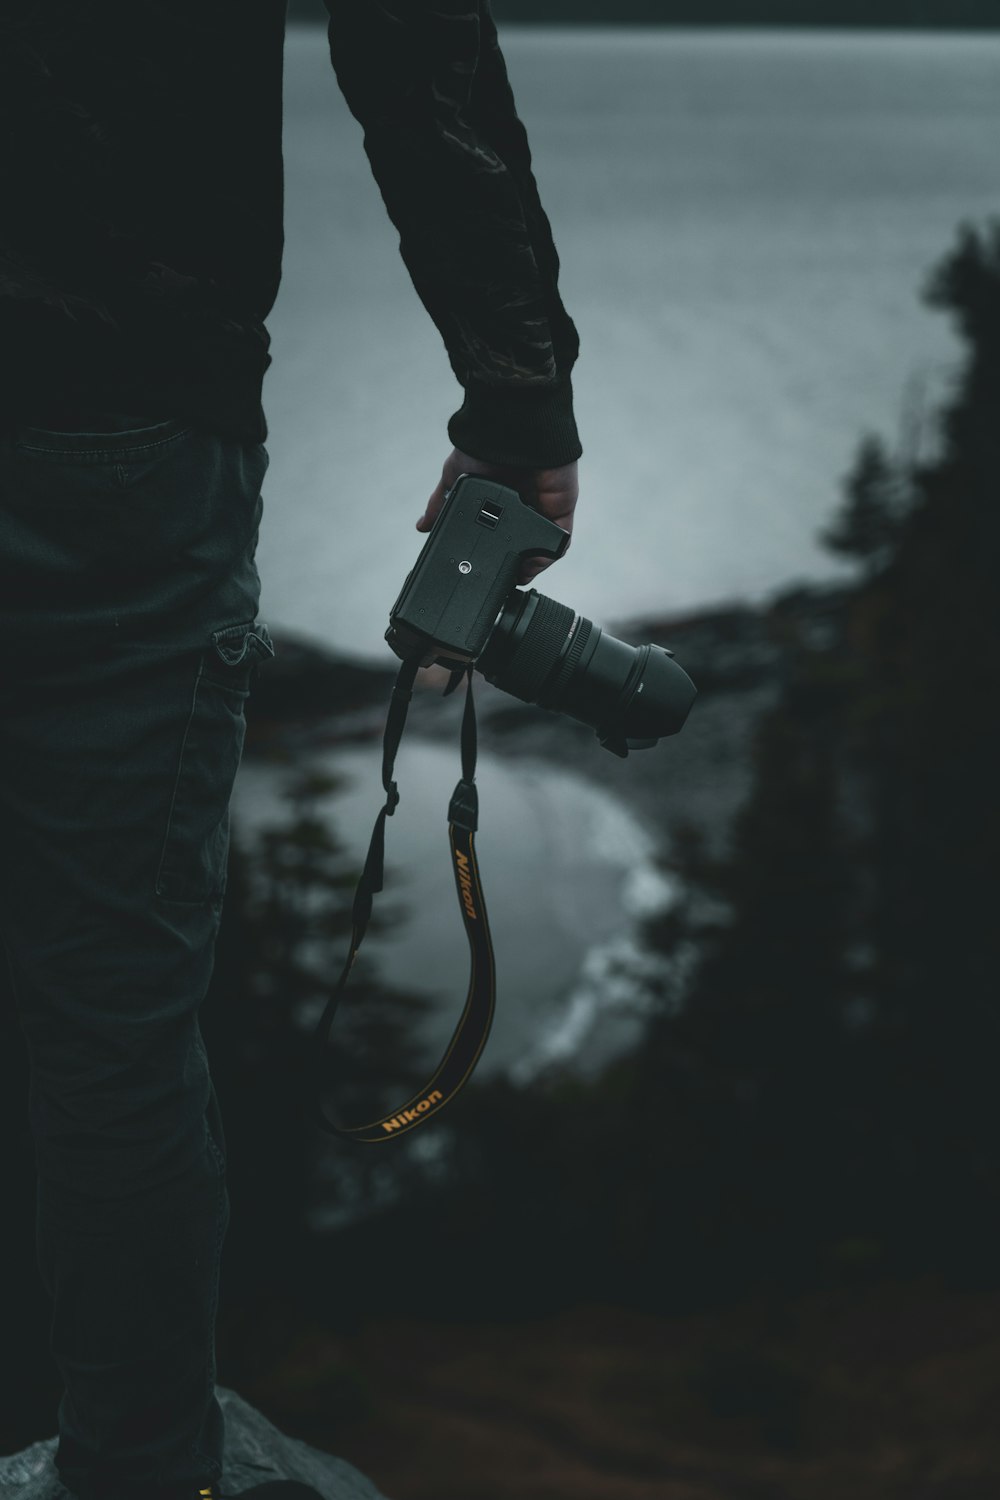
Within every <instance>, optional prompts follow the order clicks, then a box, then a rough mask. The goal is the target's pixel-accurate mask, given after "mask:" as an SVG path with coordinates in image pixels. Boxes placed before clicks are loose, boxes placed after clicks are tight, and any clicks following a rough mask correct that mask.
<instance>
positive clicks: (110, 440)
mask: <svg viewBox="0 0 1000 1500" xmlns="http://www.w3.org/2000/svg"><path fill="white" fill-rule="evenodd" d="M63 420H64V421H65V422H66V424H67V425H66V426H65V427H60V426H57V425H55V420H54V419H53V425H51V426H46V427H40V426H33V425H27V426H23V427H21V428H20V429H19V430H18V432H17V434H16V436H15V440H14V448H15V450H16V451H17V452H18V453H22V454H24V455H26V456H30V455H34V456H36V457H37V458H39V459H41V458H47V459H49V460H51V461H54V462H63V463H84V464H102V463H103V464H107V463H115V462H121V463H129V462H135V461H138V460H141V459H143V458H145V457H149V456H154V455H156V454H157V453H158V451H159V450H161V449H163V448H164V446H165V445H167V444H171V443H175V442H177V441H178V439H180V438H182V437H186V436H187V435H188V434H189V433H191V432H192V431H193V428H192V425H191V423H190V422H187V421H184V420H183V419H182V418H180V417H168V418H166V419H165V420H164V421H161V422H155V421H154V422H150V421H149V419H148V418H143V417H134V418H133V417H129V416H127V415H123V416H120V417H119V416H116V415H115V413H113V412H109V413H107V414H106V415H103V416H102V414H101V413H100V412H96V413H93V414H87V413H81V414H80V415H79V416H77V417H75V418H73V417H71V415H70V414H67V415H66V417H65V418H64V419H63Z"/></svg>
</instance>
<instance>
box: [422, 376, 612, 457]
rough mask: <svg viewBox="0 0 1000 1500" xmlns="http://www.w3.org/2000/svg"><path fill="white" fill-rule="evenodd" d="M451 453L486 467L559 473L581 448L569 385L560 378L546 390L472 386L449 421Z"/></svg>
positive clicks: (479, 383)
mask: <svg viewBox="0 0 1000 1500" xmlns="http://www.w3.org/2000/svg"><path fill="white" fill-rule="evenodd" d="M448 436H449V437H450V438H451V441H452V442H453V443H454V445H455V447H456V448H458V449H460V450H461V452H463V453H468V455H469V457H470V458H479V459H482V461H483V462H484V463H490V464H509V465H511V466H512V467H514V468H524V469H559V468H562V466H563V465H564V464H569V463H572V462H573V461H574V459H577V458H579V457H580V456H581V454H582V453H583V448H582V447H581V445H580V438H579V435H578V433H577V430H576V418H575V416H574V413H573V383H572V379H571V377H570V376H569V375H563V376H560V377H559V378H558V379H557V380H556V381H555V382H554V383H553V384H551V385H546V386H537V385H536V386H521V387H518V388H512V387H510V386H496V385H484V384H483V382H482V381H479V380H471V381H470V382H469V384H468V386H466V389H465V400H464V402H463V403H462V405H461V407H460V408H459V410H458V411H457V412H455V413H454V414H453V415H452V416H451V417H450V418H449V421H448Z"/></svg>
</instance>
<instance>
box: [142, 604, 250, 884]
mask: <svg viewBox="0 0 1000 1500" xmlns="http://www.w3.org/2000/svg"><path fill="white" fill-rule="evenodd" d="M273 655H274V645H273V642H272V640H271V633H270V631H269V630H268V628H267V626H266V625H264V624H263V623H260V622H257V621H254V620H250V621H246V622H244V623H242V624H239V625H229V626H225V627H223V628H222V629H221V630H216V631H214V632H213V634H212V638H211V643H210V645H209V646H208V647H207V648H206V650H205V651H204V652H203V653H202V656H201V660H200V662H199V664H198V671H197V674H196V677H195V682H194V689H193V694H192V699H191V711H190V713H189V715H188V720H187V725H186V728H185V731H184V738H183V740H182V742H181V748H180V753H179V756H178V762H177V774H176V777H175V780H174V790H173V796H172V798H171V801H170V810H169V812H168V815H167V828H166V834H165V837H164V840H163V848H162V852H161V855H160V864H159V868H158V870H157V874H156V894H157V896H159V897H161V898H162V899H163V900H165V901H173V902H180V903H182V904H183V905H186V906H202V905H204V904H206V903H207V904H214V903H217V902H219V901H221V900H222V897H223V895H224V893H225V889H226V874H227V865H228V856H229V801H230V797H231V795H232V790H233V783H234V781H235V780H236V773H237V771H238V770H239V766H240V760H241V759H242V755H243V742H244V739H245V737H246V715H245V704H246V700H247V698H248V697H249V695H250V688H251V683H252V680H253V674H254V671H255V669H256V668H257V666H258V665H259V663H260V661H261V660H262V659H264V660H267V659H268V658H270V657H272V656H273Z"/></svg>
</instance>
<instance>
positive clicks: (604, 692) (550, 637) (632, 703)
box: [476, 589, 697, 756]
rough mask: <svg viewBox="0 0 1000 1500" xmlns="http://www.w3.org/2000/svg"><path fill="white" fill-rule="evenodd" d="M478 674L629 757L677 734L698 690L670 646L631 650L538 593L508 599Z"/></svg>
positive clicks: (518, 593) (525, 592)
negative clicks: (587, 728) (585, 726)
mask: <svg viewBox="0 0 1000 1500" xmlns="http://www.w3.org/2000/svg"><path fill="white" fill-rule="evenodd" d="M476 668H477V670H478V671H480V672H482V674H483V676H484V677H485V678H486V680H487V682H492V683H494V684H495V685H496V686H497V687H498V688H501V689H502V690H503V691H504V692H506V693H511V694H512V695H513V696H514V697H515V698H520V699H521V700H522V702H524V703H537V704H538V705H539V707H541V708H549V709H552V710H554V711H555V712H556V713H563V714H568V715H569V717H570V718H571V719H578V720H580V722H581V723H583V724H589V725H590V727H591V728H592V729H594V730H596V732H597V737H598V739H599V740H600V742H601V744H602V745H604V746H605V747H606V748H607V749H609V750H612V751H613V752H614V753H615V754H616V755H622V756H625V755H627V754H628V752H629V750H639V749H648V748H649V747H650V746H652V745H655V744H656V743H657V741H658V740H660V739H662V738H664V737H665V736H666V735H671V734H676V733H677V732H678V730H679V729H680V728H681V727H682V726H683V724H684V721H685V719H686V718H687V716H688V712H689V710H690V708H691V704H692V703H693V702H694V699H695V695H696V691H697V690H696V688H695V686H694V683H693V682H692V681H691V679H690V677H688V675H687V673H686V672H685V671H684V670H683V669H682V668H681V667H679V666H678V665H677V663H676V662H675V661H674V660H673V657H672V654H671V653H670V652H669V651H667V650H666V649H665V648H664V647H663V646H654V645H645V646H629V645H627V644H626V642H625V641H619V640H616V638H615V637H614V636H612V635H608V634H606V633H605V632H604V631H603V630H602V629H601V628H600V626H598V625H595V624H594V623H593V622H592V621H591V620H587V619H585V618H584V616H583V615H578V614H575V613H574V612H573V610H572V609H570V608H569V607H568V605H565V604H559V603H558V602H557V601H556V600H555V599H549V598H548V597H547V596H546V595H545V594H539V593H538V592H537V591H536V590H535V589H527V590H521V589H513V590H512V591H511V593H510V594H509V595H508V597H507V600H506V601H505V603H504V607H503V609H502V610H501V612H500V614H499V616H498V617H497V621H496V623H495V625H494V627H493V630H492V631H491V633H490V636H489V639H488V641H487V643H486V646H485V648H484V649H483V651H482V652H481V653H480V655H479V658H478V660H477V661H476Z"/></svg>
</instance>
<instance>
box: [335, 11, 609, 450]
mask: <svg viewBox="0 0 1000 1500" xmlns="http://www.w3.org/2000/svg"><path fill="white" fill-rule="evenodd" d="M325 4H326V8H327V10H328V11H329V13H330V22H329V27H328V34H329V44H330V57H331V61H332V63H333V67H334V70H335V72H336V75H337V81H338V83H339V85H340V88H341V91H342V92H343V95H344V98H345V99H346V101H347V104H348V107H349V108H350V110H351V113H352V114H353V115H354V116H355V118H356V119H357V120H358V121H359V122H360V124H361V125H362V127H363V129H364V146H365V152H366V154H367V156H368V159H369V161H370V163H371V167H372V171H373V173H374V176H375V179H376V181H377V183H378V186H379V190H380V191H381V194H382V198H383V201H384V202H385V205H386V209H387V210H388V213H389V217H390V218H391V220H392V222H393V223H394V224H395V226H396V228H397V230H398V231H399V236H400V247H399V248H400V254H401V255H402V257H403V261H404V263H405V265H406V267H407V270H408V271H409V273H410V277H411V279H412V281H413V284H414V287H415V288H416V291H417V293H418V295H419V296H420V299H421V301H422V302H423V304H424V306H425V307H426V308H427V311H428V312H429V313H430V315H431V317H432V318H433V320H434V323H435V324H436V326H437V328H438V330H439V332H440V334H441V336H442V338H443V339H444V342H445V347H446V349H447V352H448V358H449V362H450V364H451V367H452V369H453V371H454V372H455V375H456V376H457V378H458V380H459V382H460V383H461V385H462V386H463V387H464V389H465V401H464V403H463V405H462V407H461V408H460V410H458V411H457V412H455V413H454V415H453V416H452V417H451V419H450V421H449V423H448V436H449V437H450V438H451V440H452V442H453V443H454V444H455V446H456V448H457V449H459V450H461V451H462V452H463V453H465V454H469V455H472V456H474V457H476V458H478V459H480V460H482V461H484V462H485V463H488V464H496V465H504V466H512V467H515V468H518V469H522V470H539V469H555V468H557V467H560V466H563V465H568V464H571V463H573V462H574V460H576V459H577V458H579V457H580V455H581V453H582V451H583V450H582V447H581V445H580V440H579V437H578V434H577V430H576V422H575V418H574V414H573V395H572V385H571V381H570V371H571V370H572V367H573V364H574V362H575V360H576V357H577V354H578V352H579V338H578V335H577V331H576V328H575V326H574V324H573V322H572V319H571V318H570V317H569V314H568V313H567V312H566V310H565V308H564V307H563V304H562V301H561V299H560V296H559V290H558V275H559V259H558V256H557V254H556V249H555V245H554V244H553V240H552V231H551V229H550V226H549V221H548V218H547V217H546V215H545V211H544V209H543V208H542V205H541V203H540V201H539V196H538V189H537V186H536V184H535V179H534V176H533V174H532V171H531V155H530V151H529V148H528V141H527V136H526V133H525V130H524V126H523V125H522V123H521V121H520V120H519V119H518V117H517V113H516V110H515V105H514V98H513V94H512V92H511V88H510V84H509V82H508V78H507V70H506V67H505V64H504V58H503V54H502V52H501V50H500V46H499V43H498V40H497V33H496V26H495V25H494V22H493V17H492V15H491V13H490V8H489V0H325Z"/></svg>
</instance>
